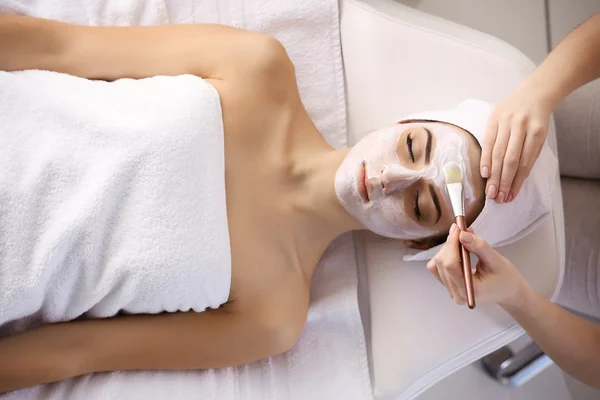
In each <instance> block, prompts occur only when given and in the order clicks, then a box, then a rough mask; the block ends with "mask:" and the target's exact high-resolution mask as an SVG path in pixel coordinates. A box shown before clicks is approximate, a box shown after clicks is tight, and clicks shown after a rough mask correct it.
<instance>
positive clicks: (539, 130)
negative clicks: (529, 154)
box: [529, 123, 546, 138]
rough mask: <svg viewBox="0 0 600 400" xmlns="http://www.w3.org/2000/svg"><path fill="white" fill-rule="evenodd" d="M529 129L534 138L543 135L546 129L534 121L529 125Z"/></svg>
mask: <svg viewBox="0 0 600 400" xmlns="http://www.w3.org/2000/svg"><path fill="white" fill-rule="evenodd" d="M529 131H530V134H531V135H532V136H533V137H534V138H540V137H543V136H544V133H545V131H546V129H544V126H543V125H542V124H539V123H536V124H533V125H532V126H531V128H530V129H529Z"/></svg>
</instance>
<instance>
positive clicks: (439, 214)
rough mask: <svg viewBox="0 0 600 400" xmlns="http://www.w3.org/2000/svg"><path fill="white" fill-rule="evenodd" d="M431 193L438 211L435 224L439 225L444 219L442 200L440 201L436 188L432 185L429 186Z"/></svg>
mask: <svg viewBox="0 0 600 400" xmlns="http://www.w3.org/2000/svg"><path fill="white" fill-rule="evenodd" d="M429 193H430V194H431V200H433V205H434V206H435V210H436V211H437V219H436V220H435V223H436V224H437V223H438V222H440V219H441V218H442V207H440V200H439V199H438V196H437V193H436V192H435V187H434V186H433V184H432V183H430V184H429Z"/></svg>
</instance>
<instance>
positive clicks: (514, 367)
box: [481, 342, 554, 387]
mask: <svg viewBox="0 0 600 400" xmlns="http://www.w3.org/2000/svg"><path fill="white" fill-rule="evenodd" d="M481 363H482V365H483V369H484V370H485V371H486V372H487V373H488V375H490V376H491V377H492V378H494V379H496V380H497V381H498V382H500V383H501V384H503V385H505V386H509V387H520V386H523V385H524V384H525V383H527V382H529V381H530V380H531V379H533V378H534V377H536V376H537V375H539V374H540V373H541V372H542V371H544V370H545V369H546V368H548V367H549V366H550V365H552V364H554V363H553V362H552V360H551V359H550V357H548V356H547V355H546V354H544V352H543V351H542V349H540V348H539V347H538V345H537V344H535V342H531V343H530V344H528V345H527V346H526V347H525V348H524V349H523V350H521V351H519V352H518V353H516V354H515V353H513V351H512V350H511V349H510V348H508V347H507V346H504V347H502V348H500V349H498V350H497V351H495V352H493V353H491V354H488V355H487V356H485V357H483V358H482V359H481Z"/></svg>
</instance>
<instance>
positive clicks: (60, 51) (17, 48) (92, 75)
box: [0, 14, 290, 81]
mask: <svg viewBox="0 0 600 400" xmlns="http://www.w3.org/2000/svg"><path fill="white" fill-rule="evenodd" d="M288 60H289V58H288V57H287V53H286V51H285V49H284V47H283V46H282V45H281V43H279V42H278V41H277V40H276V39H275V38H273V37H270V36H268V35H264V34H261V33H254V32H249V31H245V30H241V29H237V28H233V27H229V26H224V25H213V24H192V25H161V26H141V27H140V26H136V27H98V26H79V25H71V24H67V23H62V22H58V21H52V20H48V19H41V18H31V17H24V16H16V15H8V14H0V70H3V71H18V70H26V69H43V70H51V71H57V72H63V73H67V74H71V75H75V76H79V77H82V78H88V79H101V80H107V81H112V80H116V79H119V78H145V77H151V76H156V75H169V76H173V75H182V74H192V75H196V76H199V77H202V78H209V79H220V80H231V79H230V78H231V77H235V78H240V79H245V78H247V77H248V74H252V76H253V77H255V76H256V75H257V74H255V73H254V72H256V71H262V70H268V71H266V72H268V73H267V74H264V75H265V76H270V77H271V78H270V79H273V78H272V76H273V74H274V73H275V74H277V73H290V68H287V66H288V64H289V63H288V62H287V61H288ZM282 66H283V67H282ZM284 67H286V68H284Z"/></svg>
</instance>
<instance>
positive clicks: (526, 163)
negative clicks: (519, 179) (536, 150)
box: [519, 159, 531, 171]
mask: <svg viewBox="0 0 600 400" xmlns="http://www.w3.org/2000/svg"><path fill="white" fill-rule="evenodd" d="M530 167H531V161H530V160H528V159H521V160H519V169H523V170H525V171H526V170H528V169H529V168H530Z"/></svg>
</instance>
